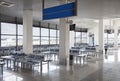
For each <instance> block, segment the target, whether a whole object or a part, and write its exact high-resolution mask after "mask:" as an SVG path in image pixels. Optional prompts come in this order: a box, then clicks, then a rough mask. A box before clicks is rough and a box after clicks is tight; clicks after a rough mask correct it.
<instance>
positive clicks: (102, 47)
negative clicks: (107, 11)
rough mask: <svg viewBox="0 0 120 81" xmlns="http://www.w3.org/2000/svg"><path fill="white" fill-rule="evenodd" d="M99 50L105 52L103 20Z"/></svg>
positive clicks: (101, 20) (100, 25)
mask: <svg viewBox="0 0 120 81" xmlns="http://www.w3.org/2000/svg"><path fill="white" fill-rule="evenodd" d="M99 50H100V51H104V27H103V19H99Z"/></svg>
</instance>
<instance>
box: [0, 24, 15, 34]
mask: <svg viewBox="0 0 120 81" xmlns="http://www.w3.org/2000/svg"><path fill="white" fill-rule="evenodd" d="M1 34H16V24H11V23H3V22H2V23H1Z"/></svg>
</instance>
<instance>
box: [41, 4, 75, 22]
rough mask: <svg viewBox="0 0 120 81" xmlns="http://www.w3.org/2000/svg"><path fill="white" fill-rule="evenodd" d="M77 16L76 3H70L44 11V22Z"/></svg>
mask: <svg viewBox="0 0 120 81" xmlns="http://www.w3.org/2000/svg"><path fill="white" fill-rule="evenodd" d="M70 16H76V3H75V2H72V3H68V4H64V5H60V6H55V7H51V8H46V9H43V20H49V19H57V18H65V17H70Z"/></svg>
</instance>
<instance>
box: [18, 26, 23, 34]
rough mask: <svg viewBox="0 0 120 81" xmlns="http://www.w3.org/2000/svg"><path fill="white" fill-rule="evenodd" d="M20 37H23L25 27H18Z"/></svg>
mask: <svg viewBox="0 0 120 81" xmlns="http://www.w3.org/2000/svg"><path fill="white" fill-rule="evenodd" d="M18 35H23V25H18Z"/></svg>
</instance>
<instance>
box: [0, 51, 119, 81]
mask: <svg viewBox="0 0 120 81" xmlns="http://www.w3.org/2000/svg"><path fill="white" fill-rule="evenodd" d="M119 68H120V50H118V51H116V50H115V51H108V53H107V54H106V55H104V57H102V54H100V57H91V58H88V59H87V61H85V62H84V63H83V61H81V63H80V61H79V60H78V61H74V64H73V65H72V66H70V67H69V71H68V70H67V69H66V66H63V65H59V64H58V63H57V62H56V61H54V62H52V63H50V67H49V69H48V67H47V65H43V70H42V72H41V71H40V68H38V67H35V68H34V71H27V70H19V71H12V70H7V69H6V68H4V75H3V81H120V69H119ZM0 81H2V77H0Z"/></svg>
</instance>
